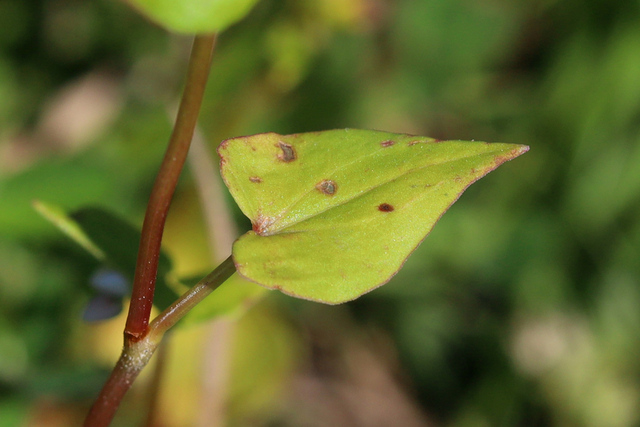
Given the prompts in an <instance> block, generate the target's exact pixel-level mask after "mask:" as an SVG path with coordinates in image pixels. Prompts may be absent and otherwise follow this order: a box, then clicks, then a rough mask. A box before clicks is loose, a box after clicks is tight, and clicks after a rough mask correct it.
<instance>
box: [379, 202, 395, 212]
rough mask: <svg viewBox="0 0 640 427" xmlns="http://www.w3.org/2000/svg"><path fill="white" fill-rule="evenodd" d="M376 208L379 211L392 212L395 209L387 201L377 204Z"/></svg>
mask: <svg viewBox="0 0 640 427" xmlns="http://www.w3.org/2000/svg"><path fill="white" fill-rule="evenodd" d="M378 210H379V211H380V212H393V211H394V210H395V209H394V207H393V206H391V205H390V204H389V203H381V204H380V205H378Z"/></svg>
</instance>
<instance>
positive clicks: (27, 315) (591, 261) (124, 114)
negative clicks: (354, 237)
mask: <svg viewBox="0 0 640 427" xmlns="http://www.w3.org/2000/svg"><path fill="white" fill-rule="evenodd" d="M190 43H191V41H190V39H189V38H188V37H185V36H177V35H169V34H167V33H166V32H164V31H163V30H161V29H159V28H157V27H155V26H154V25H153V24H150V23H149V22H147V21H146V20H145V19H144V18H142V17H140V16H139V15H137V14H136V13H135V12H134V11H133V10H131V9H130V8H129V7H127V5H126V4H124V3H123V2H119V1H114V0H91V1H86V0H29V1H24V0H0V426H2V427H5V426H7V427H9V426H51V427H57V426H70V425H79V424H80V422H81V420H82V418H83V416H84V414H85V413H86V410H87V408H88V406H89V405H90V404H91V401H92V398H93V397H94V396H95V394H96V393H97V391H98V390H99V388H100V386H101V384H102V382H103V381H104V379H105V378H106V376H107V375H108V372H109V370H110V367H111V366H112V365H113V363H114V361H115V360H116V358H117V355H118V354H119V350H120V346H121V342H122V328H123V322H124V318H123V317H122V316H120V317H117V318H115V319H113V320H110V321H107V322H101V323H99V324H87V323H86V322H83V320H82V313H83V310H84V307H85V306H86V304H87V301H88V300H89V298H90V294H89V293H88V292H87V291H86V288H87V286H86V283H87V282H88V281H89V280H90V277H91V275H92V274H93V273H94V272H95V270H96V268H98V267H99V266H98V265H96V262H95V261H94V260H93V259H91V257H90V256H88V255H87V254H85V253H83V251H82V250H81V249H79V248H78V247H77V246H76V245H75V244H74V243H73V242H71V241H70V240H69V239H67V238H66V237H64V236H63V235H62V234H61V233H60V232H59V231H57V230H56V229H55V228H54V227H53V226H52V225H51V224H50V223H48V222H46V221H45V220H44V219H43V218H41V217H40V216H38V214H37V213H36V212H35V211H34V209H33V208H32V206H31V202H32V200H34V199H40V200H44V201H47V202H50V203H54V204H57V205H60V206H62V207H64V208H65V209H70V210H73V209H77V208H79V207H82V206H87V205H93V206H95V205H98V206H102V207H105V208H108V209H109V210H111V211H112V212H115V213H116V214H118V215H120V216H121V217H123V218H126V219H127V220H128V221H130V222H131V223H132V224H135V225H138V226H139V225H140V224H141V220H142V217H143V214H144V208H145V205H146V200H147V197H148V194H149V190H150V187H151V184H152V181H153V177H154V174H155V172H156V169H157V167H158V164H159V161H160V159H161V156H162V151H163V149H164V146H165V144H166V141H167V140H168V136H169V133H170V130H171V120H170V117H171V115H172V111H173V110H174V108H175V105H176V102H177V99H178V96H179V93H180V89H181V85H182V83H183V75H184V71H185V65H186V60H187V58H188V52H189V48H190ZM344 127H354V128H370V129H379V130H387V131H392V132H403V133H405V132H406V133H414V134H419V135H428V136H432V137H436V138H440V139H475V140H485V141H503V142H512V143H521V144H527V145H530V146H531V151H530V152H529V153H527V154H526V155H524V156H522V157H521V158H518V159H516V160H514V161H513V162H510V163H507V164H505V165H504V166H502V167H501V168H500V169H498V170H497V171H496V172H494V173H492V174H490V175H489V176H487V177H486V178H484V179H483V180H481V181H480V182H478V183H477V184H475V185H473V186H472V187H471V188H470V189H469V190H468V191H467V192H466V193H465V194H464V195H463V197H462V198H461V199H460V201H459V202H458V203H457V204H456V205H454V206H453V207H452V208H451V210H450V211H449V212H448V213H447V214H446V215H445V216H444V218H443V219H442V220H441V221H440V223H438V224H437V225H436V227H435V229H434V231H433V232H432V233H431V235H430V236H429V237H428V238H427V239H426V240H425V242H424V243H423V244H422V245H421V246H420V248H419V249H418V250H417V251H416V252H415V253H414V254H413V255H412V256H411V257H410V258H409V260H408V261H407V263H406V265H405V266H404V268H403V269H402V270H401V272H400V273H399V274H398V275H397V276H396V277H395V278H394V279H393V280H392V281H391V282H390V283H388V284H387V285H385V286H383V287H382V288H380V289H377V290H375V291H374V292H371V293H370V294H367V295H365V296H363V297H361V298H360V299H359V300H357V301H354V302H352V303H348V304H344V305H341V306H333V307H329V306H322V305H318V304H314V303H311V302H306V301H298V300H293V299H291V298H288V297H285V296H283V295H281V294H279V293H277V292H265V293H264V297H263V298H262V299H260V300H259V301H257V302H255V303H254V304H253V305H251V307H249V304H245V305H243V307H244V308H245V309H244V310H238V311H237V312H234V313H233V315H232V316H228V317H225V318H223V319H218V320H216V321H213V322H202V323H198V324H194V325H191V326H187V325H185V326H183V327H182V328H180V329H179V330H177V331H176V332H175V333H174V334H173V335H172V336H171V338H170V340H169V341H170V342H169V346H168V347H167V348H166V358H165V359H164V360H165V375H163V376H162V377H160V379H159V382H160V384H161V385H162V387H161V391H160V392H159V395H158V399H159V401H160V405H159V409H158V418H157V420H156V422H155V424H154V425H159V426H167V427H173V426H192V425H194V426H195V425H198V426H215V425H229V426H391V425H398V426H399V425H401V426H455V427H467V426H571V427H583V426H584V427H608V426H611V427H624V426H638V425H640V357H639V356H640V278H639V277H640V215H639V214H640V2H638V1H634V0H588V1H585V0H537V1H536V0H522V1H517V2H514V1H509V0H481V1H479V0H474V1H471V0H420V1H412V0H396V1H394V0H262V1H261V2H260V3H259V4H258V5H257V7H256V8H255V9H254V10H253V11H252V13H251V14H250V15H249V16H248V18H247V19H245V20H243V21H242V22H240V23H239V24H237V25H235V26H233V27H232V28H231V29H229V30H228V31H226V32H225V33H224V34H223V35H222V36H221V37H220V38H219V41H218V46H217V51H216V55H215V60H214V66H213V71H212V75H211V80H210V84H209V86H208V89H207V95H206V100H205V105H204V107H203V111H202V115H201V122H200V131H201V136H202V139H201V142H200V143H199V144H200V149H202V150H206V151H205V152H206V153H208V155H200V156H195V157H194V158H192V160H191V161H190V163H189V165H188V167H187V170H186V172H185V175H184V178H183V179H182V181H181V184H180V187H179V190H178V194H177V195H176V199H175V203H174V205H173V207H172V212H171V215H170V218H169V222H168V225H167V230H166V235H165V242H166V245H165V247H166V250H167V251H168V253H169V254H170V255H171V256H172V258H173V261H174V265H175V271H174V273H175V275H176V276H179V277H187V276H192V275H197V274H202V273H206V272H207V271H208V270H210V269H211V268H212V266H213V265H214V263H215V260H217V259H220V258H221V257H224V256H225V255H226V251H228V247H227V248H224V246H223V247H222V248H217V249H216V247H215V245H216V242H217V244H218V245H219V244H220V242H223V243H224V242H225V241H228V239H229V238H232V236H233V235H234V233H236V231H234V230H239V231H238V232H243V231H244V230H246V229H248V227H249V224H248V222H247V220H246V219H244V218H243V217H242V215H241V213H239V212H238V210H237V208H235V207H234V205H233V202H232V201H231V200H230V199H229V198H228V196H226V195H224V194H223V195H222V197H219V196H212V197H213V198H212V199H211V198H210V199H209V202H211V201H213V205H216V206H218V207H220V206H222V205H221V203H222V201H223V200H225V201H226V203H227V206H228V208H224V209H222V211H221V213H217V214H215V216H216V218H218V219H219V220H218V221H217V222H216V221H213V222H212V221H210V220H211V218H210V216H211V213H210V212H211V210H210V208H207V206H206V203H204V202H203V200H205V199H207V197H208V196H203V195H204V194H215V186H216V184H215V182H216V181H215V179H214V178H213V175H211V173H210V172H211V171H210V170H209V169H207V168H208V166H207V162H206V161H205V164H204V165H202V164H201V165H200V166H197V164H198V162H197V160H198V159H202V158H204V159H205V160H206V159H210V160H211V162H214V163H215V162H216V161H217V160H216V156H215V151H214V150H215V147H216V146H217V145H218V144H219V143H220V141H222V140H223V139H225V138H228V137H232V136H239V135H248V134H254V133H260V132H266V131H275V132H279V133H296V132H304V131H315V130H322V129H333V128H344ZM211 162H209V163H211ZM209 166H210V165H209ZM198 171H200V172H198ZM207 171H209V172H207ZM208 174H209V175H208ZM216 197H217V198H216ZM226 213H228V214H229V218H230V219H227V217H226V216H225V214H226ZM225 236H226V237H225ZM230 236H231V237H230ZM225 239H227V240H225ZM209 298H216V294H214V295H213V296H211V297H209ZM194 323H195V322H194ZM154 370H156V367H154V366H150V367H149V369H148V371H149V372H145V374H144V375H143V376H142V377H141V378H140V381H139V382H138V383H137V384H136V386H135V387H134V389H133V390H132V391H131V393H130V394H129V395H128V396H127V398H126V400H125V402H124V404H123V407H122V410H121V411H120V413H119V415H118V417H117V419H116V421H115V423H114V425H116V426H134V425H141V423H142V422H143V421H144V419H145V408H146V407H148V403H147V401H148V400H149V399H148V396H149V395H150V393H149V389H150V388H153V384H154V382H153V379H154V375H153V374H152V373H153V372H154ZM156 371H157V370H156Z"/></svg>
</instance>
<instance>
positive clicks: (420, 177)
mask: <svg viewBox="0 0 640 427" xmlns="http://www.w3.org/2000/svg"><path fill="white" fill-rule="evenodd" d="M527 150H528V147H526V146H522V145H514V144H497V143H495V144H489V143H485V142H466V141H439V140H435V139H433V138H426V137H417V136H412V135H401V134H392V133H384V132H377V131H366V130H354V129H344V130H332V131H325V132H315V133H303V134H295V135H287V136H282V135H278V134H275V133H266V134H260V135H254V136H249V137H240V138H233V139H229V140H226V141H224V142H223V143H222V144H221V146H220V148H219V149H218V152H219V154H220V157H221V170H222V175H223V178H224V180H225V182H226V184H227V186H228V187H229V190H230V191H231V194H232V195H233V197H234V198H235V200H236V202H237V203H238V205H239V206H240V208H241V209H242V211H243V212H244V214H245V215H247V216H248V217H249V218H250V219H251V221H252V223H253V230H252V231H249V232H248V233H246V234H245V235H243V236H242V237H240V238H239V239H238V240H237V241H236V243H235V244H234V247H233V256H234V260H235V263H236V267H237V270H238V272H239V273H240V274H241V275H242V276H244V277H246V278H248V279H249V280H252V281H254V282H256V283H258V284H261V285H263V286H265V287H267V288H271V289H279V290H281V291H282V292H284V293H286V294H289V295H292V296H296V297H300V298H305V299H310V300H314V301H320V302H325V303H330V304H337V303H341V302H345V301H349V300H352V299H354V298H357V297H359V296H360V295H362V294H363V293H366V292H368V291H370V290H372V289H374V288H376V287H378V286H380V285H382V284H384V283H386V282H387V281H389V279H390V278H391V277H392V276H393V275H394V274H395V273H396V272H397V271H398V270H399V269H400V267H401V266H402V264H403V263H404V261H405V260H406V258H407V257H408V256H409V254H410V253H411V252H413V250H414V249H415V248H416V247H417V246H418V245H419V244H420V242H421V241H422V240H423V239H424V238H425V236H426V235H427V234H428V233H429V231H431V229H432V227H433V225H434V224H435V223H436V222H437V221H438V219H440V217H441V216H442V214H443V213H444V212H445V211H446V210H447V209H448V208H449V206H451V205H452V204H453V203H454V202H455V201H456V200H457V199H458V197H460V194H462V192H463V191H464V190H465V189H466V188H467V187H468V186H469V185H471V184H472V183H473V182H475V181H476V180H478V179H480V178H482V177H483V176H484V175H486V174H487V173H489V172H491V171H492V170H494V169H495V168H497V167H498V166H500V165H501V164H502V163H504V162H505V161H508V160H511V159H513V158H515V157H517V156H519V155H521V154H523V153H525V152H526V151H527Z"/></svg>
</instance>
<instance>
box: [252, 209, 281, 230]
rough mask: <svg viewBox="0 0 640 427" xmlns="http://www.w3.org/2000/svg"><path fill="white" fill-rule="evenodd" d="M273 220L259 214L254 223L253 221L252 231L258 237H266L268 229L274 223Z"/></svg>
mask: <svg viewBox="0 0 640 427" xmlns="http://www.w3.org/2000/svg"><path fill="white" fill-rule="evenodd" d="M275 220H276V219H275V218H273V217H269V216H264V215H262V214H261V213H258V215H257V216H256V219H255V221H253V224H252V225H253V227H252V228H253V231H254V232H255V233H256V234H258V235H260V236H268V235H269V233H268V231H267V230H268V228H269V226H271V225H272V224H273V223H274V222H275Z"/></svg>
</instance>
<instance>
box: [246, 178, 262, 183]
mask: <svg viewBox="0 0 640 427" xmlns="http://www.w3.org/2000/svg"><path fill="white" fill-rule="evenodd" d="M249 181H251V182H255V183H256V184H260V183H261V182H262V178H260V177H259V176H250V177H249Z"/></svg>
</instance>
